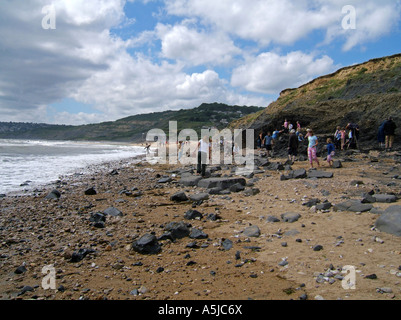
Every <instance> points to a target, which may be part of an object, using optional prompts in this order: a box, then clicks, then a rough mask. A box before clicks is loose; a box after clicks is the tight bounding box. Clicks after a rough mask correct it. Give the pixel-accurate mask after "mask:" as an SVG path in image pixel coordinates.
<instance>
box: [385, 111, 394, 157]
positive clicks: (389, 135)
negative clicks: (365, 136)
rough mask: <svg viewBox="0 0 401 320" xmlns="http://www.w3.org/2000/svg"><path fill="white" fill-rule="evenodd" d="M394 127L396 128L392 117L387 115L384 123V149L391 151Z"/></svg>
mask: <svg viewBox="0 0 401 320" xmlns="http://www.w3.org/2000/svg"><path fill="white" fill-rule="evenodd" d="M395 129H397V126H396V124H395V123H394V121H393V119H392V117H389V118H388V120H387V121H386V123H385V124H384V130H383V131H384V135H385V136H386V150H387V151H391V149H392V148H393V144H394V136H395Z"/></svg>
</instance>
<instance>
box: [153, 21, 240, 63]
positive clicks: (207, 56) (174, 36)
mask: <svg viewBox="0 0 401 320" xmlns="http://www.w3.org/2000/svg"><path fill="white" fill-rule="evenodd" d="M156 33H157V35H158V37H159V38H160V39H161V42H162V55H163V57H165V58H168V59H173V60H179V61H183V62H185V63H187V64H188V65H195V66H197V65H203V64H206V65H221V64H223V65H224V64H227V63H229V62H231V61H232V59H233V56H235V55H237V54H240V53H241V50H240V49H239V48H237V47H236V46H235V45H234V43H233V41H232V40H231V39H230V38H229V37H228V36H227V35H226V34H224V33H221V32H215V33H207V32H205V31H197V30H195V29H191V28H190V27H188V26H186V25H182V24H181V25H175V26H166V25H162V24H158V25H157V27H156Z"/></svg>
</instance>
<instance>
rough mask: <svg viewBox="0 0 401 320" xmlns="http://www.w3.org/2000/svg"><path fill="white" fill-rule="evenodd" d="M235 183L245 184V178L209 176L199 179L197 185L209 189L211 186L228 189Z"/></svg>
mask: <svg viewBox="0 0 401 320" xmlns="http://www.w3.org/2000/svg"><path fill="white" fill-rule="evenodd" d="M236 183H239V184H241V185H243V186H245V185H246V180H245V179H244V178H209V179H203V180H200V181H199V183H198V187H200V188H206V189H211V188H221V189H228V188H230V187H231V186H233V185H234V184H236Z"/></svg>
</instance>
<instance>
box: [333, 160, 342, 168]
mask: <svg viewBox="0 0 401 320" xmlns="http://www.w3.org/2000/svg"><path fill="white" fill-rule="evenodd" d="M342 167H343V165H342V163H341V161H340V160H334V161H333V168H334V169H340V168H342Z"/></svg>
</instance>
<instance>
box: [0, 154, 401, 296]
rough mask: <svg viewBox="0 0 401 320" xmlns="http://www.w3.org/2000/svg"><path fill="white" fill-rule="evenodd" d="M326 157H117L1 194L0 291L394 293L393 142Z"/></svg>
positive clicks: (397, 259) (397, 220)
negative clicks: (241, 166) (385, 147)
mask: <svg viewBox="0 0 401 320" xmlns="http://www.w3.org/2000/svg"><path fill="white" fill-rule="evenodd" d="M336 160H337V161H336V163H335V167H334V168H328V167H327V164H326V163H324V161H323V159H321V164H322V165H325V166H326V167H321V168H319V169H316V170H309V164H308V163H307V162H305V161H296V162H295V163H288V162H286V159H280V158H269V159H267V158H266V157H265V155H264V154H260V155H257V157H256V159H255V161H256V165H257V167H256V168H255V170H254V171H253V172H243V174H240V175H238V171H236V169H238V168H236V167H235V166H233V165H224V164H222V165H220V166H208V175H209V176H208V177H207V178H204V179H202V178H201V177H199V176H197V175H195V172H194V168H193V167H192V166H186V167H184V166H168V165H151V164H149V163H147V162H146V161H145V160H141V161H132V162H130V163H128V162H116V163H110V164H109V165H108V166H103V167H102V169H101V170H100V169H99V170H96V169H95V170H93V172H91V173H90V174H83V175H75V176H72V177H66V178H64V179H61V180H60V181H57V182H56V183H54V184H53V185H51V186H49V187H48V188H43V190H36V191H35V192H34V193H33V194H29V195H20V196H12V195H7V196H3V197H2V198H0V270H1V273H0V299H2V300H11V299H38V300H86V299H90V300H103V299H108V300H247V299H254V300H290V299H294V300H299V299H301V300H321V299H325V300H336V299H343V300H401V204H400V203H399V199H400V195H401V193H400V192H401V167H400V164H401V153H400V152H398V151H395V152H391V153H384V152H380V151H371V152H357V151H347V152H342V153H339V154H338V155H337V157H336ZM235 173H237V174H235ZM350 267H351V268H350ZM349 270H351V271H349ZM353 275H355V277H352V276H353ZM344 284H347V285H348V286H349V287H347V286H345V287H344Z"/></svg>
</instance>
